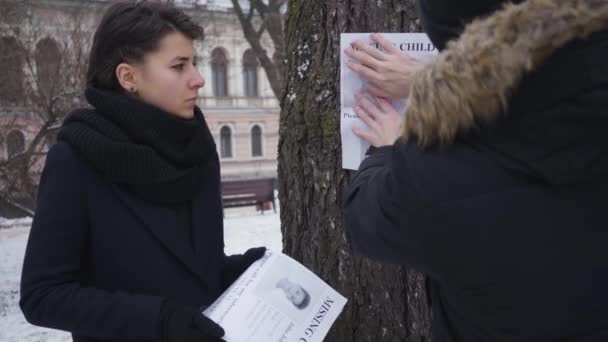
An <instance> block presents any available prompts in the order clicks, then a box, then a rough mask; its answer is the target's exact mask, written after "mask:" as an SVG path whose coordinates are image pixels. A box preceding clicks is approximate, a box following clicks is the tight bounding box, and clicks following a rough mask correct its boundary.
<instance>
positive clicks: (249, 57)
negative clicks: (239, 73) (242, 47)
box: [243, 49, 258, 96]
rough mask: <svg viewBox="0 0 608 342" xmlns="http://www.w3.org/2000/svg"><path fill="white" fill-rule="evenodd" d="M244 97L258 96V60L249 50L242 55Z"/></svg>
mask: <svg viewBox="0 0 608 342" xmlns="http://www.w3.org/2000/svg"><path fill="white" fill-rule="evenodd" d="M243 82H244V85H245V96H258V60H257V58H256V57H255V54H254V53H253V51H251V49H249V50H247V51H245V54H243Z"/></svg>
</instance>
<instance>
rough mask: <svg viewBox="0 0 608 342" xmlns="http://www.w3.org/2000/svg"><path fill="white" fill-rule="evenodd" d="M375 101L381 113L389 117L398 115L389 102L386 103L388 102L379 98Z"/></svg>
mask: <svg viewBox="0 0 608 342" xmlns="http://www.w3.org/2000/svg"><path fill="white" fill-rule="evenodd" d="M376 101H378V105H379V106H380V109H381V110H382V112H383V113H386V114H390V115H399V113H397V111H396V110H395V108H394V107H393V105H392V104H391V103H390V102H388V100H386V99H385V98H382V97H379V98H377V99H376Z"/></svg>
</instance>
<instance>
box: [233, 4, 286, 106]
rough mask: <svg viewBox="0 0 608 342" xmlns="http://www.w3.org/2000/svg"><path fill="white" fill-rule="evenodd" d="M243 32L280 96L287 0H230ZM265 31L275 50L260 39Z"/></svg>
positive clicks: (276, 94)
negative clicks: (272, 51) (270, 52)
mask: <svg viewBox="0 0 608 342" xmlns="http://www.w3.org/2000/svg"><path fill="white" fill-rule="evenodd" d="M231 1H232V5H233V8H234V12H235V13H236V15H237V17H238V18H239V22H240V24H241V28H242V29H243V34H244V36H245V39H247V42H249V45H250V46H251V49H252V51H253V52H254V53H255V55H256V57H257V58H258V60H259V61H260V64H261V65H262V68H263V69H264V71H265V73H266V76H267V78H268V81H269V82H270V87H271V88H272V91H273V92H274V95H275V96H276V97H277V98H278V99H280V98H281V96H282V94H283V87H284V79H283V77H284V76H283V72H284V65H285V35H284V32H283V23H284V19H285V16H284V14H285V11H286V10H285V5H286V2H287V0H266V1H265V0H248V1H246V2H244V5H243V1H239V0H231ZM265 33H266V34H268V36H269V37H270V40H271V41H272V45H273V47H274V53H273V55H272V56H271V55H270V54H269V51H268V50H266V49H265V48H264V44H263V42H262V39H263V38H264V34H265Z"/></svg>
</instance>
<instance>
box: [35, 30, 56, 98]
mask: <svg viewBox="0 0 608 342" xmlns="http://www.w3.org/2000/svg"><path fill="white" fill-rule="evenodd" d="M60 67H61V52H60V51H59V47H58V45H57V42H55V41H54V40H53V39H51V38H45V39H42V40H41V41H39V42H38V44H36V74H37V80H38V86H39V89H40V90H41V92H42V94H43V95H44V96H46V97H47V98H52V97H53V96H54V93H55V92H56V91H57V90H58V89H53V86H54V85H56V84H57V78H58V77H59V76H60V70H59V68H60Z"/></svg>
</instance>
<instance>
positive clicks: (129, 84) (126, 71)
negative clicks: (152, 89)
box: [116, 63, 137, 93]
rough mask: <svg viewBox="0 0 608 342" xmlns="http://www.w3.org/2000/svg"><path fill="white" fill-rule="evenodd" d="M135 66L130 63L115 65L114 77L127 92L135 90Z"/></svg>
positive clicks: (134, 91)
mask: <svg viewBox="0 0 608 342" xmlns="http://www.w3.org/2000/svg"><path fill="white" fill-rule="evenodd" d="M135 72H136V70H135V67H134V66H133V65H131V64H127V63H120V64H118V66H117V67H116V78H117V79H118V83H119V84H120V86H121V87H122V88H123V89H124V90H126V91H127V92H129V93H136V92H137V82H136V80H135Z"/></svg>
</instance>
